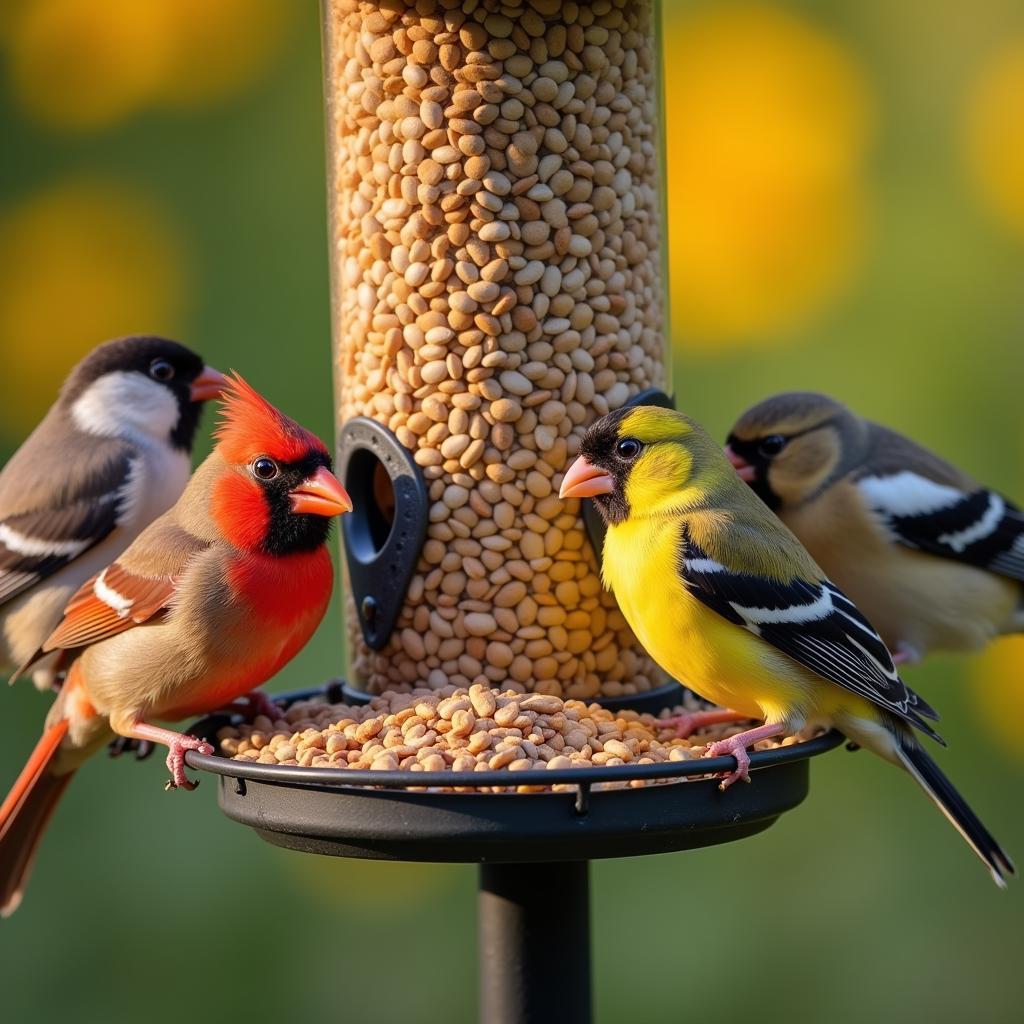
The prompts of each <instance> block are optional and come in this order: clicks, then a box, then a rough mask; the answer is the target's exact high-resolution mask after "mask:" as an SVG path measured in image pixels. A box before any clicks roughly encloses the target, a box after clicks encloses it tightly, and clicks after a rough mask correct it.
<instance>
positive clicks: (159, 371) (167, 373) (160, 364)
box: [149, 359, 174, 384]
mask: <svg viewBox="0 0 1024 1024" xmlns="http://www.w3.org/2000/svg"><path fill="white" fill-rule="evenodd" d="M149 375H150V377H152V378H153V380H158V381H160V382H161V383H163V384H166V383H167V381H169V380H172V379H173V378H174V367H173V366H171V364H170V363H169V362H167V360H166V359H154V360H153V362H151V363H150V364H149Z"/></svg>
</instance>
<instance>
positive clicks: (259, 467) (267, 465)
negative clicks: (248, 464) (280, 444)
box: [252, 455, 281, 480]
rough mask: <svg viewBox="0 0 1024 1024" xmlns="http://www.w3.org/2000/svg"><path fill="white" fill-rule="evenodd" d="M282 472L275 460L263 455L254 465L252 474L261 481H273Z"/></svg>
mask: <svg viewBox="0 0 1024 1024" xmlns="http://www.w3.org/2000/svg"><path fill="white" fill-rule="evenodd" d="M280 472H281V470H280V469H278V467H277V463H276V462H275V461H274V460H273V459H268V458H267V457H266V455H261V456H260V457H259V458H258V459H257V460H256V461H255V462H254V463H253V464H252V474H253V476H255V477H257V478H258V479H260V480H273V479H274V477H275V476H277V474H278V473H280Z"/></svg>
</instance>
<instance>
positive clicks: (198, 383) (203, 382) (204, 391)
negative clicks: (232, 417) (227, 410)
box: [188, 366, 228, 402]
mask: <svg viewBox="0 0 1024 1024" xmlns="http://www.w3.org/2000/svg"><path fill="white" fill-rule="evenodd" d="M227 383H228V379H227V377H225V376H224V374H223V373H221V372H220V370H215V369H214V368H213V367H212V366H204V367H203V372H202V373H201V374H199V376H198V377H196V379H195V380H194V381H192V386H191V388H189V394H188V397H189V398H190V399H191V400H192V401H193V402H208V401H210V399H211V398H219V397H220V393H221V392H222V391H223V390H224V388H225V387H227Z"/></svg>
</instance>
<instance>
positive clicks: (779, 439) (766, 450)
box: [757, 434, 786, 459]
mask: <svg viewBox="0 0 1024 1024" xmlns="http://www.w3.org/2000/svg"><path fill="white" fill-rule="evenodd" d="M785 447H786V439H785V438H784V437H783V436H782V435H781V434H770V435H769V436H768V437H766V438H764V439H763V440H762V441H761V443H760V444H759V445H758V446H757V450H758V452H759V453H760V454H761V455H763V456H764V457H765V458H766V459H770V458H773V457H774V456H776V455H778V454H779V452H781V451H782V449H783V448H785Z"/></svg>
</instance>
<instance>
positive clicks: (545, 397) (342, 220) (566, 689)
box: [325, 0, 666, 699]
mask: <svg viewBox="0 0 1024 1024" xmlns="http://www.w3.org/2000/svg"><path fill="white" fill-rule="evenodd" d="M325 18H326V33H325V38H326V51H325V52H326V61H327V91H328V96H329V117H328V124H329V148H330V157H329V161H330V163H329V180H330V185H331V200H330V202H331V230H332V235H331V237H332V285H333V294H334V305H333V332H334V337H335V352H336V391H337V396H338V417H339V421H342V422H343V421H345V420H347V419H349V418H351V417H354V416H369V417H372V418H374V419H376V420H377V421H379V422H380V423H382V424H384V425H386V426H387V427H388V428H389V429H390V430H391V431H392V432H393V433H394V435H395V436H396V437H397V439H398V440H399V442H400V443H401V444H402V445H404V446H405V447H406V448H408V449H409V450H410V451H411V452H412V453H413V457H414V459H415V461H416V463H417V464H418V465H419V466H420V468H421V469H422V471H423V474H424V476H425V478H426V480H427V484H428V488H429V498H430V502H431V507H430V516H429V518H430V525H429V531H428V538H427V541H426V544H425V545H424V548H423V551H422V555H421V557H420V560H419V563H418V565H417V568H416V572H415V574H414V576H413V578H412V581H411V584H410V586H409V590H408V595H407V598H406V602H405V605H404V607H403V609H402V611H401V613H400V617H399V620H398V623H397V626H396V629H395V631H394V633H393V634H392V637H391V639H390V641H389V643H388V644H387V646H386V647H385V648H384V649H383V650H381V651H376V652H375V651H371V650H370V649H369V648H368V647H367V646H366V644H365V643H364V642H363V640H362V636H361V634H360V631H359V627H358V620H357V617H356V615H355V612H354V608H352V607H349V609H348V614H347V619H348V623H349V627H350V628H349V651H350V664H349V678H350V681H352V682H353V683H354V684H355V685H357V686H359V687H361V688H363V689H365V690H368V691H369V692H371V693H380V692H382V691H384V690H391V689H396V688H406V689H409V688H412V687H422V686H427V687H429V688H431V689H435V690H437V689H440V688H443V687H446V686H448V685H449V684H454V685H457V686H463V687H468V686H470V685H471V684H481V685H483V686H484V687H486V688H489V687H491V686H501V687H506V688H511V689H513V690H516V691H524V692H525V691H532V692H535V693H540V694H547V695H553V696H565V697H574V698H583V699H589V698H592V697H598V696H602V695H603V696H613V695H620V694H623V693H635V692H641V691H644V690H648V689H650V688H651V687H652V686H653V685H656V684H657V683H659V682H660V681H661V677H660V673H659V671H658V669H657V668H656V666H655V665H654V663H653V662H652V661H651V660H650V659H649V658H648V657H647V656H646V655H645V654H644V653H643V651H642V650H641V649H640V648H639V647H638V645H637V643H636V641H635V639H634V638H633V636H632V634H631V633H630V631H629V628H628V626H627V625H626V623H625V620H624V619H623V617H622V615H621V613H620V612H619V611H618V609H617V608H616V606H615V602H614V600H613V599H612V597H611V596H610V595H609V594H608V593H607V592H605V591H604V590H603V589H602V587H601V584H600V580H599V576H598V568H597V564H596V560H595V555H594V553H593V551H592V550H591V548H590V546H589V543H588V542H587V540H586V537H585V533H584V530H583V527H582V523H581V520H580V518H579V508H578V503H577V502H575V501H568V502H562V501H560V500H559V498H558V484H559V482H560V479H561V475H562V473H563V472H564V470H565V468H566V467H567V465H568V463H569V462H570V461H571V460H572V458H573V457H574V456H575V455H576V454H577V452H578V446H579V440H580V437H581V435H582V433H583V431H584V430H585V429H586V427H587V426H588V425H589V424H590V423H591V422H593V420H595V419H596V418H597V417H599V416H601V415H603V414H605V413H607V412H609V411H611V410H613V409H616V408H619V407H621V406H622V405H623V404H624V403H625V402H627V401H628V400H629V399H630V398H631V397H632V396H634V395H636V394H637V393H638V392H640V391H641V390H645V389H647V388H650V387H660V388H664V386H665V380H666V373H665V366H664V347H663V346H664V341H663V328H664V323H663V307H664V281H663V274H662V249H661V238H660V224H661V223H662V218H661V216H660V209H659V199H658V190H657V186H658V182H657V175H658V173H659V164H660V160H659V157H660V140H659V138H658V130H657V120H656V117H655V114H656V110H655V104H656V101H657V96H658V80H657V74H656V69H655V66H654V63H655V52H656V47H655V31H654V30H655V7H654V4H653V2H652V0H602V2H601V3H596V4H563V3H560V2H557V0H525V2H522V3H518V4H517V3H506V4H501V5H499V4H497V3H487V4H480V3H478V2H477V0H416V2H410V0H330V2H328V3H326V4H325ZM349 600H350V604H351V598H350V599H349Z"/></svg>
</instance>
